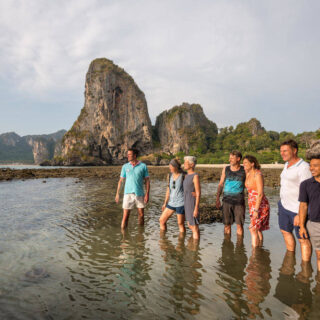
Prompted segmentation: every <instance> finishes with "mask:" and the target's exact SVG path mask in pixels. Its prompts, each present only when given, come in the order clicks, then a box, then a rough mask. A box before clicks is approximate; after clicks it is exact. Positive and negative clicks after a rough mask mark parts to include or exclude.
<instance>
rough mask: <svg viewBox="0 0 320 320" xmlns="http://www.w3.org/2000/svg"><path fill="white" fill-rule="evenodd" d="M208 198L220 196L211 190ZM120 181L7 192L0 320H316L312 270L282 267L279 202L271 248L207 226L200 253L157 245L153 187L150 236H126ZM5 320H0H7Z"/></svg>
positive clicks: (295, 262) (131, 232)
mask: <svg viewBox="0 0 320 320" xmlns="http://www.w3.org/2000/svg"><path fill="white" fill-rule="evenodd" d="M202 187H203V194H204V196H206V197H210V196H212V194H214V193H215V191H216V188H217V184H216V183H207V184H203V185H202ZM115 188H116V181H104V180H94V179H87V180H82V181H79V180H77V179H70V178H64V179H47V180H46V183H43V180H28V181H12V182H2V183H1V184H0V201H1V209H0V311H1V314H2V318H3V319H81V318H83V319H233V318H243V319H246V318H264V319H266V318H274V319H299V317H300V319H306V318H308V319H317V317H318V314H319V312H320V283H319V282H317V281H316V267H315V257H314V256H313V260H312V266H311V265H301V263H300V262H301V259H300V255H299V253H297V256H296V258H294V257H293V256H290V255H286V252H285V247H284V243H283V241H282V238H281V234H280V232H279V229H278V226H277V208H276V206H277V201H278V191H277V190H273V189H267V190H266V192H267V196H268V198H269V200H270V203H271V205H272V212H271V221H270V225H271V229H270V230H269V231H266V232H265V246H264V247H263V248H260V249H257V250H254V251H252V249H251V246H250V235H249V232H248V230H247V228H248V225H249V224H248V219H247V221H246V225H245V229H246V232H245V237H244V239H237V236H236V235H235V234H233V235H232V237H231V238H229V239H228V238H224V237H223V226H222V225H221V224H218V223H217V224H211V225H201V227H200V230H201V241H200V244H199V245H196V244H194V243H193V241H192V239H191V238H190V236H191V234H190V233H189V232H188V233H187V235H186V237H181V236H179V234H178V232H177V224H176V221H175V218H172V219H171V220H170V221H169V225H168V232H167V233H166V234H165V235H160V232H159V225H158V218H159V214H160V208H161V205H162V202H163V197H164V189H165V182H162V181H152V191H151V193H152V194H151V203H150V204H149V206H148V209H147V210H146V219H145V226H144V227H139V226H138V224H137V215H136V213H135V212H134V213H133V214H132V216H131V217H130V221H129V226H128V230H127V231H126V232H124V233H122V232H121V230H120V223H121V216H122V212H121V206H120V205H116V204H115V203H114V195H115ZM2 318H1V319H2Z"/></svg>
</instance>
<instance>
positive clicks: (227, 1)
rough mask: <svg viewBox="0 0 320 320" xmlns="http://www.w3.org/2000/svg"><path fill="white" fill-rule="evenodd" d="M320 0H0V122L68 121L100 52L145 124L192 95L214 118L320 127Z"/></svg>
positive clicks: (40, 126) (41, 129) (48, 124)
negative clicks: (130, 89)
mask: <svg viewBox="0 0 320 320" xmlns="http://www.w3.org/2000/svg"><path fill="white" fill-rule="evenodd" d="M319 12H320V1H317V0H314V1H312V0H310V1H301V0H281V1H279V0H260V1H255V0H251V1H245V0H243V1H240V0H224V1H222V0H221V1H219V0H197V1H195V0H193V1H191V0H161V1H154V0H135V1H132V0H115V1H108V0H104V1H102V0H68V1H65V0H63V1H61V0H55V1H46V0H20V1H18V0H0V70H1V72H0V133H3V132H10V131H15V132H16V133H18V134H20V135H26V134H45V133H52V132H55V131H57V130H60V129H66V130H68V129H70V127H71V126H72V124H73V122H74V121H75V120H76V119H77V117H78V115H79V113H80V110H81V108H82V107H83V104H84V84H85V75H86V72H87V70H88V67H89V64H90V62H91V61H92V60H93V59H95V58H101V57H105V58H108V59H111V60H113V61H114V63H116V64H117V65H119V66H120V67H122V68H124V69H125V70H126V71H127V72H128V73H129V74H130V75H131V76H132V77H133V78H134V80H135V82H136V83H137V84H138V86H139V87H140V89H141V90H142V91H143V92H144V93H145V96H146V99H147V103H148V109H149V115H150V118H151V121H152V123H154V122H155V119H156V116H157V115H158V114H159V113H160V112H162V111H164V110H167V109H170V108H171V107H173V106H176V105H180V104H181V103H182V102H189V103H199V104H201V106H202V107H203V109H204V112H205V114H206V116H207V117H208V118H209V119H210V120H212V121H214V122H215V123H216V124H217V125H218V127H219V128H221V127H225V126H230V125H233V126H235V125H236V124H238V123H239V122H244V121H248V120H249V119H250V118H252V117H255V118H257V119H259V120H260V121H261V123H262V125H263V126H264V127H265V128H266V129H267V130H275V131H284V130H285V131H291V132H294V133H299V132H303V131H314V130H317V129H319V128H320V90H319V88H318V87H319V76H320V63H319V59H320V58H319V57H320V41H319V40H320V31H319V30H320V19H319V18H318V13H319Z"/></svg>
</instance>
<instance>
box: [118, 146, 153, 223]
mask: <svg viewBox="0 0 320 320" xmlns="http://www.w3.org/2000/svg"><path fill="white" fill-rule="evenodd" d="M137 156H138V151H137V150H136V149H129V150H128V160H129V162H128V163H126V164H124V165H123V166H122V169H121V174H120V180H119V182H118V188H117V194H116V198H115V200H116V203H118V202H119V192H120V189H121V185H122V182H123V181H124V180H125V187H124V196H123V204H122V208H123V218H122V222H121V228H122V229H125V228H126V227H127V225H128V219H129V215H130V212H131V210H132V209H133V208H134V206H136V208H137V209H138V214H139V223H140V225H143V224H144V207H145V204H147V203H148V201H149V192H150V179H149V172H148V168H147V166H146V164H145V163H143V162H140V161H138V160H137ZM144 182H145V183H146V194H145V193H144V188H143V184H144Z"/></svg>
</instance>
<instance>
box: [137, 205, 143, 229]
mask: <svg viewBox="0 0 320 320" xmlns="http://www.w3.org/2000/svg"><path fill="white" fill-rule="evenodd" d="M137 209H138V221H139V224H140V226H143V225H144V208H137Z"/></svg>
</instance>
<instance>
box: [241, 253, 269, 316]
mask: <svg viewBox="0 0 320 320" xmlns="http://www.w3.org/2000/svg"><path fill="white" fill-rule="evenodd" d="M270 264H271V260H270V253H269V251H268V250H265V249H264V248H259V247H258V248H255V249H252V254H251V257H250V259H249V264H248V266H247V268H246V271H247V274H246V285H247V289H246V290H245V295H246V297H247V301H248V309H249V314H248V317H249V318H251V319H253V318H256V317H258V318H264V316H263V313H262V310H261V307H260V304H261V303H262V302H263V301H264V300H265V298H266V297H267V295H268V294H269V292H270V288H271V286H270V278H271V271H272V270H271V266H270ZM264 311H265V312H266V313H267V314H268V315H269V316H272V314H271V311H270V309H269V308H268V309H266V310H264Z"/></svg>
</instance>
